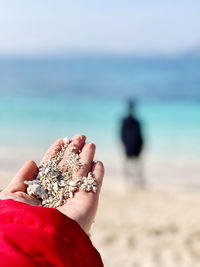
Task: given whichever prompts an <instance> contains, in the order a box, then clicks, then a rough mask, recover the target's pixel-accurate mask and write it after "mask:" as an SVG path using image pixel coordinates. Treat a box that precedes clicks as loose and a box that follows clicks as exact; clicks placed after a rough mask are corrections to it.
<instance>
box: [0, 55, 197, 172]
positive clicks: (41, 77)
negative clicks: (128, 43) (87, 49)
mask: <svg viewBox="0 0 200 267" xmlns="http://www.w3.org/2000/svg"><path fill="white" fill-rule="evenodd" d="M130 98H133V99H136V100H137V106H136V116H137V117H138V118H139V119H140V120H141V123H142V129H143V134H144V137H145V149H144V155H145V157H146V161H148V160H149V164H152V165H154V164H155V165H156V164H163V166H164V165H165V162H168V163H170V164H171V165H175V167H176V166H178V167H179V168H180V166H182V167H184V169H186V168H187V166H188V169H191V168H192V167H194V170H196V171H197V170H198V166H199V157H200V138H199V136H200V102H199V101H200V60H199V59H194V58H184V57H183V58H173V59H169V58H168V59H164V58H162V59H161V58H157V59H156V58H148V59H145V58H141V59H139V58H133V57H126V58H125V57H106V56H101V57H100V56H93V57H92V56H76V57H75V56H74V57H65V58H64V59H63V58H62V59H61V58H43V59H41V58H40V59H33V58H32V59H19V58H18V59H1V60H0V166H1V169H3V170H5V171H7V170H10V169H12V167H11V165H12V166H13V168H14V169H15V168H17V166H18V165H19V164H21V162H22V161H24V160H26V159H29V158H33V159H35V160H37V161H39V159H40V157H41V155H42V154H43V153H44V151H45V150H46V149H47V148H48V145H49V144H51V143H52V142H53V141H54V140H55V139H56V138H58V137H62V136H63V137H64V136H69V137H71V136H73V135H74V134H76V133H84V134H86V135H87V136H88V141H91V142H95V143H96V145H97V157H98V158H101V159H103V160H105V161H107V162H112V163H111V164H113V165H115V162H114V160H113V159H115V158H118V160H119V159H120V157H122V150H121V143H120V123H121V119H122V117H123V116H125V114H126V100H127V99H130Z"/></svg>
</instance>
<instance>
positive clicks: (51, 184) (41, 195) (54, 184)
mask: <svg viewBox="0 0 200 267" xmlns="http://www.w3.org/2000/svg"><path fill="white" fill-rule="evenodd" d="M67 147H68V159H67V161H66V164H65V169H64V170H63V169H62V170H61V169H60V168H59V166H58V164H59V162H60V161H61V159H62V158H63V155H64V152H65V149H66V148H67ZM78 152H80V151H78ZM78 152H77V147H76V146H75V145H74V144H73V143H72V142H71V143H70V142H69V141H67V142H65V144H64V145H63V146H62V149H61V150H60V151H59V152H58V153H57V155H56V156H55V157H53V158H52V159H49V160H47V162H45V163H44V164H42V165H41V166H40V167H39V172H38V175H37V177H36V179H35V180H32V181H25V182H24V183H25V184H27V185H28V187H27V194H28V195H30V196H33V197H35V198H37V199H39V200H41V202H42V206H44V207H48V208H56V207H59V206H61V205H63V204H64V202H65V200H66V199H67V198H73V196H74V193H75V192H76V191H77V190H84V191H87V192H94V193H96V191H97V182H96V180H95V179H94V177H93V176H92V173H91V172H89V173H88V176H87V177H84V176H83V177H81V178H77V179H74V177H73V174H74V173H75V172H76V171H78V170H79V168H80V167H81V166H82V165H83V164H81V163H80V161H79V159H80V157H79V154H78Z"/></svg>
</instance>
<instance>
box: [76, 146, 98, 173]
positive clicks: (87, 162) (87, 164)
mask: <svg viewBox="0 0 200 267" xmlns="http://www.w3.org/2000/svg"><path fill="white" fill-rule="evenodd" d="M95 150H96V147H95V145H94V144H91V143H89V144H85V145H84V147H83V149H82V151H81V153H80V163H81V164H82V166H81V167H80V169H79V170H78V171H77V172H75V173H74V174H73V177H75V178H80V177H82V176H87V175H88V172H89V171H91V167H92V162H93V159H94V155H95Z"/></svg>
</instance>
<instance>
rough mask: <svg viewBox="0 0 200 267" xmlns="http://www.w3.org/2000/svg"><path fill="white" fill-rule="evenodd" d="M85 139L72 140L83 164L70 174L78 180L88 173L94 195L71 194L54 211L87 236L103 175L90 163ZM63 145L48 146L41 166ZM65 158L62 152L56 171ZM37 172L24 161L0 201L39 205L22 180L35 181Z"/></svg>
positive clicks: (91, 153) (90, 147)
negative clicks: (79, 228)
mask: <svg viewBox="0 0 200 267" xmlns="http://www.w3.org/2000/svg"><path fill="white" fill-rule="evenodd" d="M85 139H86V138H85V136H83V135H77V136H75V137H73V138H72V141H73V143H74V145H75V146H77V148H78V149H80V150H81V152H80V162H82V163H84V165H83V167H81V168H80V169H79V170H78V172H76V173H74V175H75V176H76V178H79V177H81V176H87V174H88V172H90V171H91V172H92V174H93V176H94V177H95V179H96V180H97V183H98V190H97V193H92V192H85V191H82V190H79V191H78V192H76V193H75V194H74V198H72V199H71V198H70V199H67V200H66V202H65V203H64V205H63V206H61V207H58V208H57V209H58V210H59V211H60V212H62V213H63V214H64V215H66V216H68V217H70V218H71V219H74V220H75V221H76V222H77V223H78V224H79V225H80V226H81V227H82V229H83V230H84V231H85V232H86V233H88V232H89V229H90V227H91V224H92V222H93V220H94V217H95V214H96V210H97V206H98V199H99V193H100V189H101V185H102V180H103V176H104V167H103V164H102V163H101V162H95V163H94V162H93V158H94V154H95V145H94V144H86V143H85ZM63 144H64V143H63V139H58V140H57V141H56V142H55V143H54V144H53V145H52V146H50V148H49V150H48V151H47V153H46V154H45V156H44V157H43V159H42V163H44V162H45V161H47V160H48V159H49V158H52V157H54V156H55V155H56V153H58V152H59V151H60V149H61V147H62V146H63ZM67 157H68V155H67V151H66V153H65V154H64V157H63V159H62V161H61V162H60V163H59V166H60V168H64V167H65V162H66V160H67ZM37 173H38V168H37V166H36V164H35V162H33V161H28V162H27V163H26V164H25V165H24V166H23V167H22V168H21V169H20V171H19V172H18V173H17V174H16V176H15V177H14V178H13V180H12V181H11V183H10V184H9V185H8V186H7V187H6V188H5V189H4V190H3V191H2V192H1V193H0V199H13V200H16V201H20V202H24V203H27V204H29V205H35V206H37V205H41V202H40V201H39V200H37V199H35V198H34V197H31V196H29V195H27V194H26V188H27V185H25V184H24V181H25V180H33V179H35V178H36V176H37Z"/></svg>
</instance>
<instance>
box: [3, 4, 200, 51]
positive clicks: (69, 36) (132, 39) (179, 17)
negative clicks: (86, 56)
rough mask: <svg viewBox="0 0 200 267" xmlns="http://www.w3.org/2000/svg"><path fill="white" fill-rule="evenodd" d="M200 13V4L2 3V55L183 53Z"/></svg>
mask: <svg viewBox="0 0 200 267" xmlns="http://www.w3.org/2000/svg"><path fill="white" fill-rule="evenodd" d="M199 14H200V1H199V0H196V1H195V0H187V1H186V0H164V1H162V0H160V1H156V0H138V1H135V0H110V1H109V0H99V1H92V0H91V1H90V0H76V1H66V0H57V1H56V0H32V1H30V0H18V1H16V0H0V54H2V53H5V54H16V53H20V54H21V53H51V52H53V53H62V52H68V51H74V52H77V51H78V52H84V51H86V52H112V53H138V54H143V53H145V54H148V53H150V54H151V53H168V54H170V53H173V54H174V53H182V52H184V51H187V50H190V49H192V48H195V47H198V46H199V45H200V15H199Z"/></svg>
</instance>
